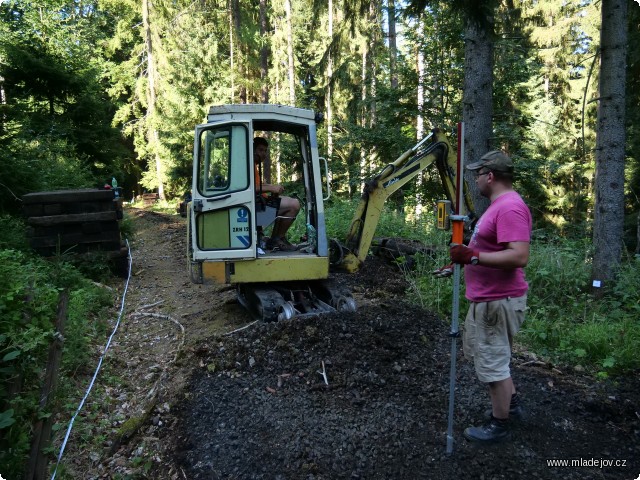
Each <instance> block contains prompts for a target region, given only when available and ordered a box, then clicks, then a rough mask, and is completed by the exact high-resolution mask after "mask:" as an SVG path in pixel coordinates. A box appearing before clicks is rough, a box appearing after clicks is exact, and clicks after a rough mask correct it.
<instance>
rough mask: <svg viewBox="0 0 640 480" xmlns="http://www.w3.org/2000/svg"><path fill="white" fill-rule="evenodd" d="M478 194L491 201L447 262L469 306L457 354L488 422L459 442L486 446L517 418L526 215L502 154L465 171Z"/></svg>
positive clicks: (509, 165)
mask: <svg viewBox="0 0 640 480" xmlns="http://www.w3.org/2000/svg"><path fill="white" fill-rule="evenodd" d="M467 169H468V170H471V171H472V172H473V173H474V175H475V181H476V185H477V187H478V190H479V191H480V193H481V194H482V195H483V196H485V197H487V198H489V199H490V200H491V204H490V205H489V208H488V209H487V211H486V212H485V213H484V214H483V215H482V217H480V219H479V220H478V223H477V224H476V226H475V229H474V231H473V234H472V236H471V240H470V241H469V245H468V246H466V245H452V246H451V249H450V256H451V260H452V261H453V262H454V263H458V264H461V265H464V266H465V268H464V278H465V283H466V298H467V299H468V300H469V301H470V302H471V303H470V305H469V311H468V313H467V317H466V319H465V323H464V327H463V328H464V335H463V350H464V355H465V357H466V358H468V359H473V362H474V367H475V371H476V375H477V377H478V379H479V380H480V381H481V382H483V383H486V384H487V385H488V386H489V396H490V398H491V411H489V412H486V416H487V417H488V421H487V422H486V423H485V424H484V425H481V426H477V427H469V428H467V429H466V430H465V431H464V437H465V438H466V439H467V440H469V441H472V442H480V443H491V442H498V441H501V440H504V439H506V438H507V437H508V436H509V421H510V420H509V419H510V418H514V417H518V416H520V415H521V414H522V408H521V406H520V399H519V397H518V393H517V391H516V388H515V385H514V383H513V380H512V378H511V372H510V369H509V364H510V361H511V348H512V341H513V337H514V336H515V334H516V333H517V332H518V330H519V329H520V327H521V325H522V323H523V321H524V316H525V309H526V306H527V291H528V284H527V281H526V279H525V274H524V270H523V267H525V266H526V265H527V262H528V260H529V244H530V241H531V225H532V220H531V212H530V211H529V208H528V207H527V205H526V204H525V202H524V201H523V200H522V198H521V197H520V195H519V194H518V193H517V192H516V191H515V190H513V163H512V161H511V158H509V157H508V156H507V155H506V154H505V153H504V152H502V151H500V150H494V151H491V152H489V153H487V154H485V155H484V156H482V158H481V159H480V160H479V161H478V162H475V163H472V164H470V165H468V166H467Z"/></svg>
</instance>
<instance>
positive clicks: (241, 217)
mask: <svg viewBox="0 0 640 480" xmlns="http://www.w3.org/2000/svg"><path fill="white" fill-rule="evenodd" d="M236 221H237V222H238V223H246V222H248V221H249V210H247V209H246V208H239V209H238V218H237V220H236Z"/></svg>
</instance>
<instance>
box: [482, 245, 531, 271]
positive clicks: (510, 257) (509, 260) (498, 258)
mask: <svg viewBox="0 0 640 480" xmlns="http://www.w3.org/2000/svg"><path fill="white" fill-rule="evenodd" d="M478 260H479V261H478V265H484V266H485V267H494V268H518V267H526V266H527V263H528V262H529V242H509V243H507V245H506V248H505V249H504V250H500V251H499V252H479V255H478Z"/></svg>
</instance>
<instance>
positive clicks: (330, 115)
mask: <svg viewBox="0 0 640 480" xmlns="http://www.w3.org/2000/svg"><path fill="white" fill-rule="evenodd" d="M332 41H333V0H329V42H332ZM332 81H333V55H332V53H331V51H329V59H328V61H327V99H326V103H327V157H328V159H329V161H331V156H332V155H333V111H332V109H331V97H332V86H331V82H332Z"/></svg>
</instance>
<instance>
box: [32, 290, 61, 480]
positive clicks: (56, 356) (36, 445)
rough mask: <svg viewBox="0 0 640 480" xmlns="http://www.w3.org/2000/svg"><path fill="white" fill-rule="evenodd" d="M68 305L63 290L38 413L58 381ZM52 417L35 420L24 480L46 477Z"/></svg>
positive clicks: (44, 406)
mask: <svg viewBox="0 0 640 480" xmlns="http://www.w3.org/2000/svg"><path fill="white" fill-rule="evenodd" d="M68 305H69V292H68V291H67V290H63V291H62V292H60V296H59V297H58V312H57V316H56V324H55V329H56V331H55V334H54V338H53V340H52V342H51V344H50V345H49V356H48V359H47V370H46V372H45V376H44V384H43V385H42V393H41V395H40V404H39V406H38V407H39V412H41V413H42V412H43V411H45V410H46V409H47V407H49V406H50V402H49V400H50V397H51V396H52V394H53V392H54V391H55V388H56V384H57V381H58V370H59V369H60V363H61V360H62V344H63V343H64V338H63V336H62V335H63V333H64V324H65V321H66V319H67V306H68ZM52 424H53V416H52V415H50V416H49V417H48V418H44V419H42V418H40V419H37V420H36V423H35V425H34V427H33V439H32V441H31V455H30V457H29V464H28V468H27V470H26V475H25V477H24V478H25V480H44V479H45V478H48V476H47V463H48V462H47V457H46V455H45V454H44V453H43V450H44V449H45V448H46V447H48V446H49V444H50V442H51V427H52Z"/></svg>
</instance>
